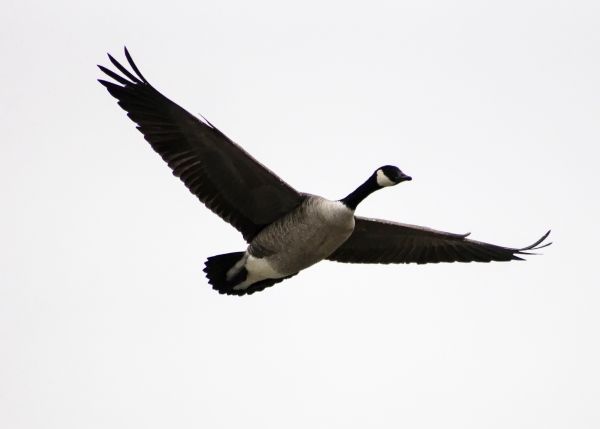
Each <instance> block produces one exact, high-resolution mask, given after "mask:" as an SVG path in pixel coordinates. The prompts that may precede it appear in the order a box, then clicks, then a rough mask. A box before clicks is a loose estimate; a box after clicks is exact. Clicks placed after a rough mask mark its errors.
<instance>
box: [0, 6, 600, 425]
mask: <svg viewBox="0 0 600 429" xmlns="http://www.w3.org/2000/svg"><path fill="white" fill-rule="evenodd" d="M599 22H600V6H599V3H598V2H594V1H589V2H585V1H572V0H569V1H541V0H540V1H523V0H519V1H503V2H500V1H498V2H486V1H483V2H482V1H458V2H456V1H454V2H446V1H423V0H419V1H412V2H410V1H394V2H380V1H375V2H368V3H367V2H364V3H361V4H359V3H358V2H343V1H339V2H294V3H291V2H278V1H272V2H269V1H253V2H243V1H238V2H234V1H210V2H208V1H196V2H181V1H174V0H170V1H168V2H160V3H159V2H156V3H155V4H152V3H150V2H147V1H137V2H125V3H123V2H122V1H116V0H115V1H107V0H105V1H102V2H94V3H89V4H85V2H65V1H53V2H41V1H29V2H27V1H17V0H8V1H7V0H4V2H3V4H2V14H1V16H0V55H1V64H2V67H0V130H1V131H2V140H1V142H0V145H1V146H0V147H1V148H2V152H1V155H0V196H1V198H2V200H1V204H2V206H1V211H0V426H2V427H4V428H61V429H65V428H131V427H144V428H165V427H177V428H234V427H245V428H246V427H247V428H261V429H262V428H367V427H368V428H398V427H405V428H442V427H443V428H507V427H510V428H578V429H579V428H597V427H599V426H600V407H599V406H598V404H599V402H600V387H599V385H600V370H599V369H598V367H599V365H598V362H600V347H599V343H598V338H599V335H598V328H599V325H600V316H599V315H598V307H599V304H600V302H599V298H600V292H599V286H598V283H599V282H598V280H597V277H598V276H597V273H596V267H597V264H598V261H597V249H598V244H597V243H598V238H599V237H598V218H599V216H600V210H599V198H598V182H599V179H598V143H599V139H600V125H599V124H600V122H599V115H600V83H599V82H600V49H599V47H600V25H599ZM124 44H126V45H127V46H128V47H129V48H130V51H131V52H132V55H133V56H134V58H135V59H136V61H137V63H138V65H139V67H140V68H141V70H142V72H143V73H144V74H145V76H146V77H147V78H148V79H149V80H150V81H151V82H152V83H154V84H155V86H157V87H158V88H159V89H160V90H162V91H163V92H164V93H165V94H166V95H167V96H168V97H170V98H172V99H174V100H175V101H177V102H178V103H180V104H181V105H182V106H184V107H185V108H187V109H188V110H190V111H191V112H194V113H202V114H203V115H205V116H206V117H207V118H208V119H209V120H210V121H211V122H213V123H215V124H216V125H217V126H218V127H219V128H220V129H221V130H223V131H224V132H225V133H226V134H227V135H229V136H230V137H231V138H233V139H234V140H235V141H237V142H239V143H240V144H241V145H242V146H244V147H245V148H246V149H247V150H248V151H249V152H250V153H252V154H253V155H254V156H255V157H257V158H258V159H259V160H261V161H262V162H263V163H265V164H266V165H268V166H269V167H270V168H271V169H273V170H274V171H275V172H277V173H278V174H280V175H281V176H282V177H283V178H284V179H285V180H287V181H288V182H289V183H290V184H291V185H293V186H295V187H296V188H297V189H299V190H302V191H307V192H312V193H317V194H321V195H323V196H326V197H329V198H339V197H342V196H344V195H346V194H347V193H348V192H350V191H351V190H352V189H354V187H356V186H357V185H358V184H360V183H361V182H362V181H363V180H364V179H365V178H366V177H367V176H368V175H369V174H371V172H372V171H373V170H374V169H375V168H376V167H378V166H380V165H383V164H395V165H398V166H400V167H401V168H402V169H403V170H404V171H405V172H406V173H407V174H410V175H412V176H413V178H414V180H413V181H412V182H410V183H404V184H402V185H400V186H398V187H395V188H392V189H386V190H383V191H381V192H378V193H377V194H375V195H373V196H372V197H370V198H369V199H368V200H367V201H365V203H364V204H363V205H361V206H360V207H359V214H361V215H368V216H374V217H383V218H388V219H392V220H396V221H403V222H409V223H415V224H420V225H426V226H430V227H434V228H438V229H443V230H448V231H452V232H468V231H471V232H473V236H472V237H474V238H476V239H481V240H486V241H490V242H494V243H498V244H502V245H508V246H524V245H527V244H529V243H531V242H533V241H534V240H536V239H537V238H538V237H539V236H540V235H541V234H542V233H543V232H544V231H546V229H548V228H552V229H553V233H552V236H551V238H552V240H553V241H554V245H553V246H551V247H549V248H547V249H544V251H543V253H544V255H543V256H536V257H530V258H529V260H528V261H527V262H520V263H497V264H469V265H467V264H447V265H432V266H402V265H401V266H358V265H357V266H352V265H344V264H336V263H332V262H323V263H320V264H318V265H316V266H314V267H312V268H310V269H309V270H307V271H306V272H303V273H302V274H301V275H298V276H296V277H294V278H293V279H291V280H288V281H286V282H284V283H282V284H280V285H278V286H277V287H274V288H271V289H269V290H267V291H265V292H263V293H259V294H255V295H253V296H251V297H245V298H237V297H226V296H220V295H218V294H217V293H216V292H214V291H213V290H212V289H211V288H210V287H209V286H208V285H207V282H206V279H205V278H204V276H203V273H202V268H203V261H204V259H205V258H206V257H208V256H210V255H214V254H218V253H223V252H228V251H237V250H243V247H244V243H243V241H242V239H241V236H240V235H239V234H238V233H237V232H236V231H235V230H234V229H233V228H232V227H230V226H229V225H227V224H226V223H224V222H223V221H222V220H220V219H219V218H218V217H217V216H215V215H214V214H212V213H211V212H209V211H208V210H207V209H206V208H204V207H203V206H202V205H201V204H200V203H199V202H198V201H197V200H196V199H195V198H194V197H193V196H192V195H190V194H189V192H188V191H187V190H186V189H185V187H184V186H183V185H182V184H181V183H180V182H179V180H177V179H176V178H174V177H173V176H172V175H171V173H170V171H169V169H168V168H167V167H166V166H165V165H164V163H163V162H162V160H161V159H160V158H159V157H158V156H157V155H156V154H155V153H153V151H152V150H151V149H150V148H149V146H148V145H147V144H146V142H145V141H144V140H143V138H142V136H141V135H140V134H139V133H138V132H137V131H136V130H135V128H134V125H133V123H131V121H129V120H128V119H127V117H126V116H125V114H124V112H123V111H121V110H120V109H119V107H118V106H117V105H116V103H115V100H114V99H112V98H111V97H110V96H109V95H108V93H107V92H106V91H105V90H104V88H102V87H101V86H100V85H99V84H98V83H97V82H96V81H95V79H96V78H98V77H100V76H101V73H100V72H99V71H98V70H97V69H96V68H95V64H97V63H100V64H104V65H107V64H108V60H107V59H106V57H105V53H106V52H107V51H110V52H112V53H113V54H114V55H115V56H116V57H117V58H119V59H122V58H123V55H122V46H123V45H124Z"/></svg>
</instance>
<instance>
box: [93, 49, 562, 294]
mask: <svg viewBox="0 0 600 429" xmlns="http://www.w3.org/2000/svg"><path fill="white" fill-rule="evenodd" d="M125 57H126V59H127V62H128V63H129V66H130V67H131V71H130V70H128V69H127V68H125V67H124V66H123V65H121V64H120V63H119V62H118V61H117V60H115V59H114V58H113V57H112V56H111V55H110V54H109V55H108V58H109V59H110V62H111V63H112V64H113V66H114V67H115V68H116V69H117V70H118V71H119V72H120V74H119V73H117V72H115V71H113V70H110V69H108V68H106V67H103V66H100V65H99V66H98V67H99V68H100V70H102V71H103V72H104V73H105V74H106V75H108V76H109V77H110V78H112V79H113V80H114V82H109V81H106V80H102V79H99V82H100V83H101V84H102V85H104V86H105V87H106V89H107V90H108V92H109V93H110V94H111V95H112V96H113V97H115V98H116V99H117V100H118V104H119V106H121V108H123V109H124V110H125V111H126V112H127V116H129V118H130V119H131V120H132V121H133V122H135V123H136V124H137V129H138V130H139V131H140V132H141V133H142V134H143V135H144V138H145V139H146V140H147V141H148V143H150V145H151V146H152V148H153V149H154V150H155V151H156V152H158V154H159V155H160V156H161V157H162V158H163V160H165V162H166V163H167V164H168V165H169V167H170V168H171V169H172V170H173V174H174V175H175V176H177V177H179V178H180V179H181V180H182V181H183V183H184V184H185V186H186V187H187V188H188V189H189V190H190V191H191V192H192V193H193V194H194V195H195V196H196V197H198V199H199V200H200V201H201V202H203V203H204V204H205V205H206V206H207V207H208V208H209V209H210V210H212V211H213V212H214V213H216V214H217V215H219V216H220V217H221V218H223V220H225V221H226V222H229V223H230V224H231V225H233V226H234V227H235V228H236V229H237V230H238V231H239V232H240V233H241V234H242V236H243V237H244V239H245V241H246V242H247V243H248V246H247V247H246V250H245V251H241V252H233V253H226V254H223V255H216V256H211V257H209V258H208V259H207V260H206V262H205V268H204V272H205V273H206V277H207V278H208V282H209V283H210V284H211V285H212V287H213V288H214V289H215V290H217V291H218V292H219V293H222V294H228V295H249V294H252V293H254V292H258V291H262V290H264V289H265V288H267V287H269V286H272V285H274V284H276V283H279V282H281V281H282V280H285V279H287V278H290V277H292V276H294V275H296V274H298V273H299V272H300V271H301V270H303V269H305V268H308V267H310V266H311V265H313V264H315V263H317V262H319V261H321V260H324V259H327V260H330V261H338V262H349V263H379V264H390V263H405V264H407V263H417V264H426V263H438V262H490V261H511V260H521V259H522V258H521V256H523V255H528V254H531V253H530V252H531V251H533V250H536V249H541V248H543V247H546V246H548V245H550V244H551V243H547V244H543V243H544V241H545V240H546V238H547V237H548V235H549V234H550V231H548V232H547V233H546V234H544V235H543V236H542V237H541V238H540V239H539V240H537V241H536V242H535V243H533V244H531V245H529V246H527V247H522V248H510V247H502V246H498V245H495V244H489V243H484V242H481V241H475V240H471V239H468V238H467V236H468V235H469V234H452V233H449V232H442V231H436V230H433V229H430V228H424V227H420V226H414V225H407V224H403V223H397V222H391V221H387V220H380V219H368V218H364V217H360V216H356V215H355V214H354V212H355V210H356V207H357V206H358V204H360V202H361V201H363V200H364V199H365V198H366V197H367V196H369V195H370V194H371V193H373V192H375V191H377V190H379V189H382V188H385V187H389V186H395V185H397V184H399V183H402V182H406V181H410V180H411V177H410V176H408V175H406V174H405V173H403V172H402V171H401V170H400V169H399V168H397V167H395V166H391V165H385V166H382V167H380V168H378V169H376V170H375V171H374V172H373V173H372V174H371V175H370V176H369V178H368V179H367V180H366V181H365V182H364V183H362V184H361V185H360V186H359V187H358V188H356V189H355V190H354V191H352V192H351V193H350V194H348V195H347V196H346V197H344V198H342V199H340V200H337V201H332V200H328V199H325V198H323V197H320V196H317V195H311V194H308V193H303V192H299V191H297V190H295V189H294V188H292V187H291V186H290V185H288V184H287V183H285V182H284V181H283V180H282V179H280V178H279V177H278V176H277V175H275V174H274V173H273V172H272V171H270V170H269V169H268V168H267V167H265V166H264V165H262V164H261V163H259V162H258V161H257V160H255V159H254V158H253V157H252V156H250V155H249V154H248V153H247V152H246V151H244V150H243V149H242V148H241V147H240V146H238V145H237V144H235V143H234V142H233V141H232V140H230V139H229V138H228V137H227V136H226V135H225V134H223V133H222V132H221V131H219V130H218V129H217V128H216V127H215V126H214V125H213V124H211V123H210V122H209V121H208V120H206V119H204V118H202V119H199V118H197V117H195V116H193V115H192V114H190V113H188V112H187V111H186V110H184V109H183V108H181V107H180V106H179V105H177V104H176V103H174V102H173V101H171V100H169V99H168V98H167V97H165V96H164V95H162V94H161V93H160V92H159V91H158V90H156V89H155V88H154V87H153V86H152V85H151V84H150V83H149V82H148V80H147V79H146V78H145V77H144V76H143V75H142V73H140V70H139V69H138V67H137V66H136V64H135V63H134V62H133V60H132V58H131V55H130V54H129V52H128V51H127V48H125Z"/></svg>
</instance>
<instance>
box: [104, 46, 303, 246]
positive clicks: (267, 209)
mask: <svg viewBox="0 0 600 429" xmlns="http://www.w3.org/2000/svg"><path fill="white" fill-rule="evenodd" d="M108 57H109V60H110V62H111V63H112V65H113V66H114V67H115V68H116V69H117V70H118V71H119V72H120V73H121V74H118V73H116V72H115V71H113V70H110V69H108V68H106V67H103V66H98V67H99V68H100V70H101V71H102V72H104V73H105V74H106V75H107V76H108V77H110V78H111V79H113V80H114V81H115V82H117V83H115V82H109V81H106V80H102V79H99V82H100V83H101V84H102V85H103V86H104V87H105V88H106V89H107V90H108V92H109V93H110V94H111V95H112V96H113V97H115V98H116V99H117V100H118V104H119V106H121V108H123V110H125V111H126V112H127V116H128V117H129V118H130V119H131V120H132V121H133V122H135V123H136V125H137V129H138V130H139V131H140V132H141V133H142V134H143V135H144V138H145V139H146V141H148V143H150V145H151V146H152V148H153V149H154V150H155V151H156V152H157V153H158V154H159V155H160V156H161V157H162V158H163V160H164V161H165V162H166V163H167V164H168V165H169V167H171V169H172V170H173V174H174V175H175V176H177V177H179V178H180V179H181V180H182V181H183V182H184V184H185V185H186V187H187V188H188V189H189V190H190V191H191V192H192V193H193V194H194V195H196V196H197V197H198V199H199V200H200V201H202V202H203V203H204V204H205V205H206V206H207V207H208V208H209V209H211V210H212V211H213V212H215V213H216V214H218V215H219V216H221V217H222V218H223V219H224V220H226V221H227V222H229V223H231V224H232V225H233V226H234V227H235V228H237V229H238V230H239V231H240V232H241V233H242V235H243V236H244V238H245V239H246V240H247V241H250V240H252V238H253V237H254V236H255V235H256V234H257V233H258V231H260V230H261V229H262V228H263V227H264V226H265V225H268V224H270V223H271V222H273V221H274V220H276V219H278V218H279V217H281V216H282V215H284V214H285V213H287V212H289V211H290V210H292V209H293V208H295V207H296V206H298V205H299V204H300V203H301V202H302V199H303V198H304V197H303V196H302V194H300V193H299V192H297V191H296V190H295V189H293V188H292V187H291V186H289V185H288V184H287V183H285V182H284V181H283V180H281V179H280V178H279V177H278V176H276V175H275V174H274V173H273V172H271V171H270V170H269V169H267V168H266V167H265V166H264V165H262V164H261V163H259V162H258V161H256V160H255V159H254V158H253V157H252V156H250V155H249V154H248V153H247V152H245V151H244V150H243V149H242V148H241V147H239V146H238V145H236V144H235V143H234V142H233V141H231V140H230V139H229V138H228V137H227V136H225V134H223V133H222V132H221V131H219V130H218V129H217V128H216V127H214V126H213V125H212V124H211V123H210V122H208V121H206V120H204V121H202V120H200V119H198V118H196V117H194V116H193V115H191V114H190V113H188V112H187V111H185V110H184V109H183V108H181V107H180V106H178V105H177V104H175V103H174V102H172V101H171V100H169V99H168V98H166V97H165V96H164V95H162V94H161V93H160V92H158V91H157V90H156V89H155V88H154V87H153V86H152V85H150V83H148V81H147V80H146V78H145V77H144V76H143V75H142V74H141V72H140V70H139V69H138V67H137V66H136V64H135V63H134V62H133V59H132V58H131V55H130V54H129V52H128V51H127V49H125V57H126V59H127V62H128V63H129V66H130V67H131V69H132V70H133V72H131V71H129V70H128V69H127V68H126V67H124V66H123V65H122V64H121V63H119V62H118V61H117V60H116V59H115V58H113V57H112V56H111V55H109V56H108Z"/></svg>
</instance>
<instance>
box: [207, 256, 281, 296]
mask: <svg viewBox="0 0 600 429" xmlns="http://www.w3.org/2000/svg"><path fill="white" fill-rule="evenodd" d="M243 256H244V252H233V253H224V254H222V255H216V256H211V257H209V258H208V259H207V260H206V262H205V263H204V272H205V273H206V278H207V279H208V282H209V283H210V284H211V285H212V287H213V289H214V290H216V291H218V292H219V293H222V294H226V295H239V296H241V295H251V294H253V293H254V292H259V291H261V290H263V289H265V288H267V287H269V286H273V285H274V284H275V283H279V282H281V281H283V280H285V279H289V278H290V277H292V276H288V277H283V278H280V279H266V280H261V281H259V282H256V283H254V284H252V285H250V286H248V287H246V288H244V289H239V290H235V289H234V286H235V285H238V284H240V283H241V282H243V281H244V280H246V276H247V275H248V272H247V271H246V269H245V268H242V269H241V270H240V272H239V273H238V274H237V275H235V276H234V277H233V278H232V279H230V280H227V271H229V270H230V269H231V267H233V266H234V265H235V264H236V263H237V262H238V261H239V260H241V259H242V257H243Z"/></svg>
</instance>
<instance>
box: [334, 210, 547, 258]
mask: <svg viewBox="0 0 600 429" xmlns="http://www.w3.org/2000/svg"><path fill="white" fill-rule="evenodd" d="M549 234H550V231H548V232H546V233H545V234H544V235H543V236H542V237H541V238H540V239H539V240H537V241H536V242H535V243H533V244H531V245H529V246H527V247H522V248H510V247H502V246H497V245H495V244H489V243H484V242H482V241H476V240H470V239H468V238H467V236H468V235H469V234H452V233H449V232H442V231H436V230H434V229H430V228H424V227H420V226H414V225H407V224H403V223H396V222H390V221H385V220H380V219H367V218H363V217H359V216H356V217H355V227H354V232H353V233H352V235H351V236H350V238H348V240H347V241H346V242H345V243H344V244H342V245H341V246H340V247H339V248H338V249H337V250H336V251H335V252H333V254H332V255H330V256H329V257H328V258H327V259H329V260H331V261H337V262H351V263H379V264H409V263H416V264H427V263H439V262H491V261H511V260H522V259H523V258H521V256H524V255H531V254H532V253H531V251H532V250H537V249H542V248H544V247H546V246H549V245H550V244H551V243H546V244H542V243H543V242H544V240H546V238H547V237H548V235H549Z"/></svg>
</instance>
